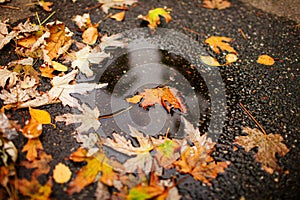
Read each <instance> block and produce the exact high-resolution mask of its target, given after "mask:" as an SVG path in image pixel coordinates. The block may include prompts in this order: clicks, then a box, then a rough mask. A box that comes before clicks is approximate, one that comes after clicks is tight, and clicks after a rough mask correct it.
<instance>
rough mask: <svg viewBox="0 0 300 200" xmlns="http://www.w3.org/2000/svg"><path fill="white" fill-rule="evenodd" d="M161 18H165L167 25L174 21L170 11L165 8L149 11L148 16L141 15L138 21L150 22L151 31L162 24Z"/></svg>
mask: <svg viewBox="0 0 300 200" xmlns="http://www.w3.org/2000/svg"><path fill="white" fill-rule="evenodd" d="M160 16H161V17H163V18H165V20H166V23H169V22H170V21H171V20H172V17H171V15H170V13H169V10H168V9H165V8H155V9H152V10H149V12H148V15H146V16H143V15H139V16H138V19H142V20H144V21H147V22H149V24H148V27H149V28H150V29H155V28H156V27H157V26H158V25H159V24H160V23H161V21H160Z"/></svg>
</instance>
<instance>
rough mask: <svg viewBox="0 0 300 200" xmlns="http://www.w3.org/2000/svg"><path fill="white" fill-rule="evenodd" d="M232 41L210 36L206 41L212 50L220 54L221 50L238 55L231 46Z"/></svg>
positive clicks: (227, 38)
mask: <svg viewBox="0 0 300 200" xmlns="http://www.w3.org/2000/svg"><path fill="white" fill-rule="evenodd" d="M231 41H232V39H231V38H229V37H223V36H210V37H209V38H207V39H206V40H205V43H207V44H208V45H209V46H210V47H211V48H212V50H213V51H214V52H216V53H218V54H220V53H221V52H220V50H222V51H228V52H229V53H235V54H237V52H236V51H235V49H234V48H232V47H231V46H230V45H229V42H231Z"/></svg>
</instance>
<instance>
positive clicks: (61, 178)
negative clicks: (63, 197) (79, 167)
mask: <svg viewBox="0 0 300 200" xmlns="http://www.w3.org/2000/svg"><path fill="white" fill-rule="evenodd" d="M71 175H72V172H71V170H70V168H69V167H68V166H66V165H65V164H63V163H58V164H57V165H56V166H55V168H54V170H53V179H54V180H55V182H56V183H66V182H68V181H69V180H70V178H71Z"/></svg>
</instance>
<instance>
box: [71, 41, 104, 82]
mask: <svg viewBox="0 0 300 200" xmlns="http://www.w3.org/2000/svg"><path fill="white" fill-rule="evenodd" d="M75 54H76V60H74V61H73V62H72V66H71V67H72V68H76V67H78V68H79V70H80V71H81V72H82V73H83V74H85V75H86V76H87V77H90V76H93V74H94V72H93V71H92V70H91V69H90V67H89V65H90V63H93V64H99V63H100V62H101V61H103V60H104V59H105V58H108V57H109V56H110V54H109V53H105V52H103V51H102V52H94V51H93V50H92V48H91V47H90V46H86V47H84V48H83V49H81V50H80V51H78V52H76V53H75Z"/></svg>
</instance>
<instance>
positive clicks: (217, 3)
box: [202, 0, 231, 10]
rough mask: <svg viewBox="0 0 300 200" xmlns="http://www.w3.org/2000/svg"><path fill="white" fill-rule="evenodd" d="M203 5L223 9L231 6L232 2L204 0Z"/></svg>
mask: <svg viewBox="0 0 300 200" xmlns="http://www.w3.org/2000/svg"><path fill="white" fill-rule="evenodd" d="M202 6H203V7H204V8H208V9H215V8H216V9H218V10H222V9H226V8H229V7H230V6H231V3H230V2H228V1H227V0H204V1H203V5H202Z"/></svg>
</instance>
